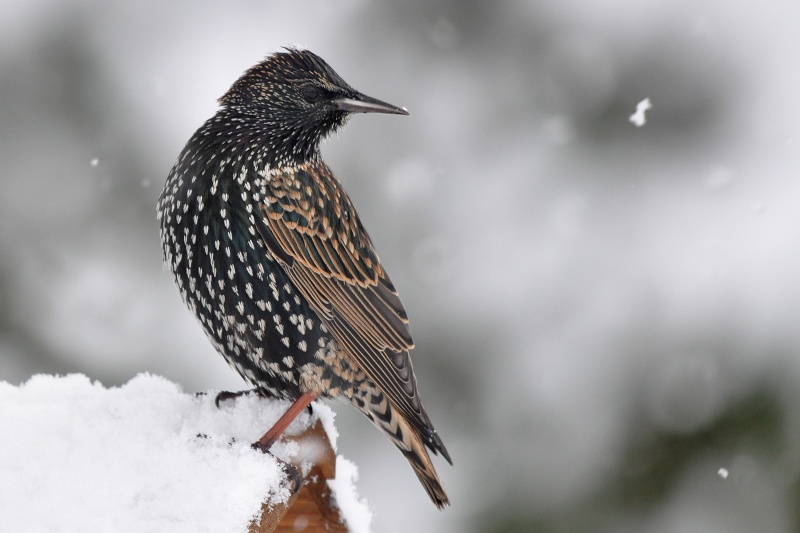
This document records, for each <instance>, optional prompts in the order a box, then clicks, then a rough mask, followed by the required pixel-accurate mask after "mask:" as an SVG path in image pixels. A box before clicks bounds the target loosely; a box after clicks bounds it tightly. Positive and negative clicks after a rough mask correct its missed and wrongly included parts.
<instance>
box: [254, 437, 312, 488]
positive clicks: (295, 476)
mask: <svg viewBox="0 0 800 533" xmlns="http://www.w3.org/2000/svg"><path fill="white" fill-rule="evenodd" d="M272 444H274V441H273V442H271V443H270V444H269V446H266V447H265V446H264V445H263V444H262V442H261V441H258V442H254V443H253V444H251V445H250V446H251V447H252V448H253V449H254V450H259V451H260V452H261V453H265V454H267V455H271V456H272V457H273V458H274V459H275V460H276V461H278V465H279V466H280V467H281V469H282V470H283V472H284V473H285V474H286V478H287V479H288V480H289V490H290V491H291V492H292V494H295V493H296V492H297V491H299V490H300V489H301V488H302V487H303V476H302V475H301V474H300V469H299V468H297V467H296V466H294V465H293V464H290V463H287V462H286V461H284V460H283V459H280V458H278V457H275V455H274V454H273V453H272V452H270V451H269V449H270V448H271V447H272Z"/></svg>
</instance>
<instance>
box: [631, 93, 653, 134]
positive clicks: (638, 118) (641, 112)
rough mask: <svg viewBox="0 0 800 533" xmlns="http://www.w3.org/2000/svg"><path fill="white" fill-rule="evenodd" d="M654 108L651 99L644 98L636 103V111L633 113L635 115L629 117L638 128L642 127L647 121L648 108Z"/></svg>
mask: <svg viewBox="0 0 800 533" xmlns="http://www.w3.org/2000/svg"><path fill="white" fill-rule="evenodd" d="M652 108H653V104H651V103H650V99H649V98H645V99H644V100H642V101H641V102H639V103H638V104H636V111H635V112H634V113H633V115H631V116H630V117H628V120H630V121H631V122H632V123H633V124H635V125H636V127H637V128H641V127H642V126H644V125H645V124H646V123H647V117H646V116H645V113H646V112H647V110H648V109H652Z"/></svg>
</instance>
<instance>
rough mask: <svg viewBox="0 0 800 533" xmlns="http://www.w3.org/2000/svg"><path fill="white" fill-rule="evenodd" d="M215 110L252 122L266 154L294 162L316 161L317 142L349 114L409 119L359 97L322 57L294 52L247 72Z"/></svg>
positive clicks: (393, 108)
mask: <svg viewBox="0 0 800 533" xmlns="http://www.w3.org/2000/svg"><path fill="white" fill-rule="evenodd" d="M220 104H221V105H222V106H223V107H224V108H227V109H230V110H235V111H236V112H237V114H240V115H243V116H246V117H248V118H249V119H252V121H253V126H254V127H257V129H258V131H259V133H260V134H261V136H262V138H263V139H264V142H266V143H268V144H269V145H270V146H267V148H268V149H271V150H273V151H276V152H279V153H280V154H281V155H282V156H284V157H286V158H289V159H294V160H299V161H302V160H308V159H310V158H312V157H314V156H315V155H317V154H318V150H319V143H320V141H321V140H322V139H323V138H324V137H326V136H327V135H329V134H331V133H333V132H334V131H336V129H337V128H339V127H341V126H343V125H344V124H345V122H347V119H348V118H349V117H350V115H352V114H353V113H388V114H394V115H408V114H409V113H408V111H406V110H405V109H404V108H400V107H397V106H394V105H391V104H387V103H386V102H382V101H380V100H377V99H375V98H372V97H369V96H367V95H365V94H362V93H360V92H358V91H357V90H355V89H354V88H353V87H351V86H350V85H349V84H348V83H347V82H346V81H344V80H343V79H342V78H341V77H340V76H339V75H338V74H337V73H336V72H335V71H334V70H333V69H332V68H331V67H330V65H328V64H327V63H326V62H325V61H324V60H323V59H322V58H321V57H319V56H318V55H316V54H314V53H312V52H310V51H308V50H302V49H297V48H287V49H286V52H279V53H276V54H273V55H271V56H269V57H268V58H267V59H266V60H264V61H262V62H261V63H259V64H257V65H255V66H254V67H252V68H250V69H249V70H248V71H247V72H245V73H244V74H243V75H242V76H241V77H240V78H239V79H238V80H236V82H235V83H234V84H233V86H231V88H230V89H229V90H228V92H227V93H225V95H223V96H222V98H220Z"/></svg>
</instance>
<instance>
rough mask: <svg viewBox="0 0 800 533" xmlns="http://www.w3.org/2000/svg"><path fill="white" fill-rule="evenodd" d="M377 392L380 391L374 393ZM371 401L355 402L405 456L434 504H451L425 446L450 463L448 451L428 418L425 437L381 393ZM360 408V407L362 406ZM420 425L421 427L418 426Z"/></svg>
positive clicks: (371, 398) (439, 506) (441, 506)
mask: <svg viewBox="0 0 800 533" xmlns="http://www.w3.org/2000/svg"><path fill="white" fill-rule="evenodd" d="M375 392H377V391H375ZM369 400H370V401H367V402H365V403H364V404H361V402H360V401H359V402H357V403H356V401H354V402H353V403H355V404H356V407H358V408H359V410H360V411H361V412H362V413H364V414H365V415H366V416H367V418H369V419H370V420H372V423H373V424H375V425H376V426H377V427H378V429H380V430H381V431H382V432H383V433H384V434H386V436H387V437H389V440H391V441H392V443H394V445H395V446H397V448H398V449H399V450H400V451H401V452H402V453H403V455H405V457H406V459H408V462H409V463H410V464H411V467H412V468H413V469H414V473H415V474H416V475H417V477H418V478H419V481H420V483H422V486H423V487H425V490H426V491H427V493H428V496H430V498H431V500H433V503H434V504H435V505H436V507H438V508H439V509H442V508H443V507H445V506H446V505H449V504H450V500H449V499H448V498H447V494H446V493H445V491H444V487H442V482H441V480H440V479H439V475H438V474H437V473H436V469H435V468H434V467H433V462H432V461H431V457H430V455H429V454H428V450H426V449H425V446H426V444H425V443H426V442H427V445H428V447H429V448H430V449H431V450H433V452H434V453H442V455H443V456H444V457H445V458H446V459H447V461H448V462H450V463H451V464H452V462H451V461H450V457H449V455H448V454H447V450H446V449H445V448H444V445H443V444H442V441H441V439H439V436H438V435H437V434H436V432H435V431H434V430H433V427H432V426H430V422H429V421H428V420H427V417H425V415H424V413H423V417H425V425H426V426H427V427H428V429H427V432H426V434H425V435H423V434H422V433H421V432H420V430H419V429H418V428H417V427H415V425H414V424H412V423H411V422H410V421H409V420H408V419H407V418H406V417H405V416H404V415H403V413H401V412H400V411H399V410H397V409H395V408H394V406H392V405H391V404H390V403H389V402H388V401H387V399H386V397H385V396H384V395H383V394H381V393H380V392H378V393H377V394H376V395H374V396H371V397H370V398H369ZM359 404H360V405H359ZM417 425H419V424H417Z"/></svg>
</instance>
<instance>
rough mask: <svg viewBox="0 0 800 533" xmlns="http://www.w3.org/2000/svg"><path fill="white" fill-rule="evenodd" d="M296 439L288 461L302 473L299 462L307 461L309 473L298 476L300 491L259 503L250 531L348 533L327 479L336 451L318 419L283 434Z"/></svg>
mask: <svg viewBox="0 0 800 533" xmlns="http://www.w3.org/2000/svg"><path fill="white" fill-rule="evenodd" d="M284 440H286V441H295V442H297V445H298V447H299V452H298V453H297V454H296V455H295V457H294V458H292V460H291V461H290V464H291V465H292V466H293V467H295V468H297V471H298V472H302V466H301V465H302V463H304V462H305V463H307V464H310V465H311V467H310V468H307V470H308V474H307V475H305V476H301V483H302V485H301V487H300V490H299V491H297V492H295V493H294V494H293V495H292V496H291V497H290V498H289V500H288V501H287V502H286V503H283V504H278V505H274V506H270V505H268V504H267V503H264V504H263V505H262V508H261V509H262V512H261V516H260V517H259V518H258V519H257V520H255V521H253V522H252V523H251V524H250V529H249V533H288V532H295V531H305V532H307V533H321V532H325V533H347V528H346V527H345V526H344V524H343V523H342V518H341V515H340V514H339V509H338V508H337V507H336V506H335V505H334V504H333V502H332V501H331V490H330V488H328V483H327V480H328V479H333V478H335V477H336V453H335V452H334V451H333V448H332V447H331V443H330V441H329V440H328V436H327V434H326V433H325V430H324V429H322V424H321V423H320V422H319V421H317V422H316V423H315V424H314V425H313V426H311V427H310V428H308V429H307V430H306V431H305V432H303V433H301V434H300V435H297V436H293V435H292V436H286V437H284Z"/></svg>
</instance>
